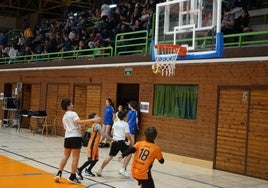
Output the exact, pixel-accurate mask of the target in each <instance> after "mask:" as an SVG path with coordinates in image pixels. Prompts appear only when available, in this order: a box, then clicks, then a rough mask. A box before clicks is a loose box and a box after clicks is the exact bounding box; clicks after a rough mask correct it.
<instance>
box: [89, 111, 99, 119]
mask: <svg viewBox="0 0 268 188" xmlns="http://www.w3.org/2000/svg"><path fill="white" fill-rule="evenodd" d="M96 115H97V113H95V112H93V113H91V114H89V115H88V119H92V118H94V117H95V116H96Z"/></svg>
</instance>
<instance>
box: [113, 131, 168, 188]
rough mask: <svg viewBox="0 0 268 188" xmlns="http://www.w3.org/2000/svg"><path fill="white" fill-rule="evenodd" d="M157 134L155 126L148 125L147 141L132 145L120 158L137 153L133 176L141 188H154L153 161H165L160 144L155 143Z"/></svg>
mask: <svg viewBox="0 0 268 188" xmlns="http://www.w3.org/2000/svg"><path fill="white" fill-rule="evenodd" d="M156 136H157V130H156V128H155V127H151V126H150V127H147V128H146V129H145V138H146V141H139V142H137V143H136V144H135V145H134V146H133V147H130V148H129V149H127V150H126V151H125V152H123V153H122V155H121V156H119V157H118V160H121V159H123V158H124V157H126V156H128V155H130V154H132V153H135V155H134V159H133V163H132V167H131V173H132V176H133V178H135V179H136V180H137V181H138V185H139V188H154V187H155V186H154V181H153V178H152V175H151V168H152V166H153V162H154V160H155V159H157V160H158V161H159V162H160V163H161V164H163V163H164V161H165V160H164V158H163V154H162V152H161V149H160V148H159V146H158V145H156V144H155V143H154V140H155V138H156Z"/></svg>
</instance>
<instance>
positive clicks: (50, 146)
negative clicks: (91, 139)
mask: <svg viewBox="0 0 268 188" xmlns="http://www.w3.org/2000/svg"><path fill="white" fill-rule="evenodd" d="M108 151H109V149H108V148H101V149H100V161H99V162H98V163H97V164H96V166H95V168H94V169H93V172H95V171H96V170H97V169H98V167H99V166H100V165H101V163H102V161H103V159H104V157H105V156H106V155H107V153H108ZM62 152H63V137H58V136H51V135H48V136H45V135H38V134H35V135H33V134H32V133H31V132H30V130H28V129H21V130H20V132H17V131H16V129H15V128H3V127H0V188H15V187H16V188H36V187H39V188H60V187H65V188H71V187H77V188H78V187H87V188H91V187H92V188H135V187H138V186H137V182H136V181H135V180H134V179H132V178H124V177H122V176H121V175H120V174H118V170H119V169H120V168H121V166H122V163H120V162H118V161H117V160H116V158H115V159H113V160H112V161H111V162H110V163H109V164H108V166H107V167H106V168H105V169H104V171H103V177H92V178H86V179H84V180H82V185H74V184H71V183H69V182H68V181H66V180H65V179H64V178H68V176H69V171H70V161H69V162H68V164H67V165H66V168H65V171H64V173H63V177H64V178H62V179H61V182H60V183H56V182H54V180H53V177H54V175H55V173H56V172H57V168H58V165H59V161H60V158H61V157H62ZM164 157H165V160H166V161H165V164H163V165H161V164H159V163H158V162H157V161H155V163H154V167H153V171H152V174H153V178H154V180H155V184H156V188H252V187H254V188H267V187H268V181H265V180H261V179H256V178H251V177H246V176H240V175H237V174H232V173H227V172H223V171H218V170H213V169H211V168H210V167H211V164H210V163H207V162H204V161H203V162H202V161H199V160H189V159H186V158H183V157H179V156H174V155H169V154H164ZM86 159H87V157H86V148H83V149H82V152H81V157H80V162H79V163H80V165H81V164H82V163H83V162H84V161H85V160H86ZM189 163H192V164H189ZM193 164H195V165H193ZM129 169H130V167H129V168H128V170H129Z"/></svg>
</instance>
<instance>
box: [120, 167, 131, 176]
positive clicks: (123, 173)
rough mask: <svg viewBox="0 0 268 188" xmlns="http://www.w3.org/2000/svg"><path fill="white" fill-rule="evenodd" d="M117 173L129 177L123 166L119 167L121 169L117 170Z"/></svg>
mask: <svg viewBox="0 0 268 188" xmlns="http://www.w3.org/2000/svg"><path fill="white" fill-rule="evenodd" d="M119 174H121V175H123V176H125V177H127V178H129V174H128V172H127V171H126V170H125V169H123V168H121V169H120V170H119Z"/></svg>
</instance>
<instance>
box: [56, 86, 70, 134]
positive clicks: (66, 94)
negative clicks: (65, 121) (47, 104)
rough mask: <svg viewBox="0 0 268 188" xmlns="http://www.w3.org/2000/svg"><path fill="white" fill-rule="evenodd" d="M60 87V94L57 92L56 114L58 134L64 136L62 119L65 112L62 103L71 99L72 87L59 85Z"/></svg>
mask: <svg viewBox="0 0 268 188" xmlns="http://www.w3.org/2000/svg"><path fill="white" fill-rule="evenodd" d="M57 85H58V92H57V102H56V104H57V105H56V107H57V110H56V114H57V123H56V126H57V134H58V135H61V136H64V133H65V131H64V129H63V126H62V117H63V115H64V113H65V112H64V111H63V110H62V108H61V101H62V99H65V98H71V96H70V85H69V84H57Z"/></svg>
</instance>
